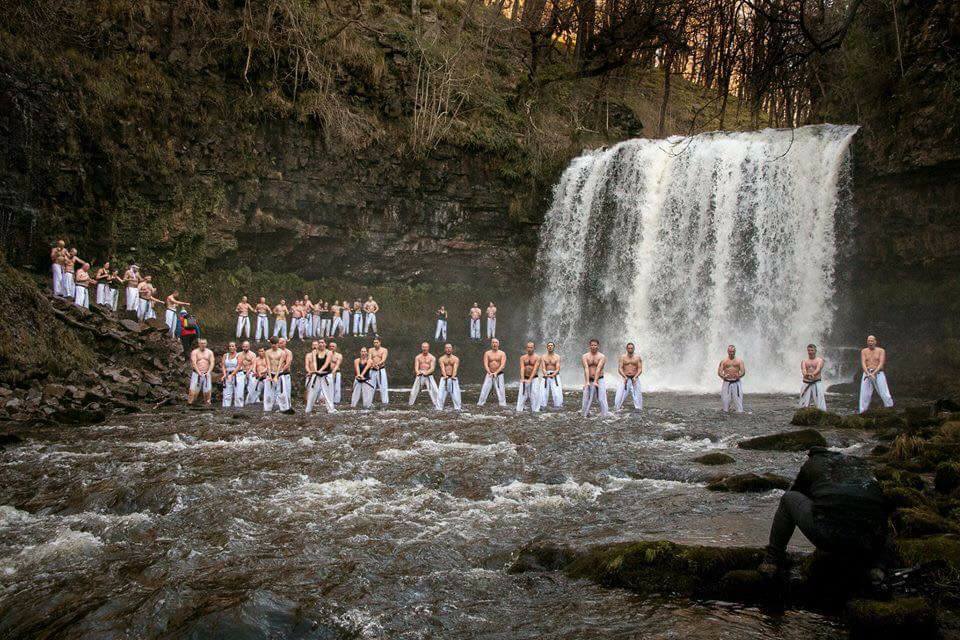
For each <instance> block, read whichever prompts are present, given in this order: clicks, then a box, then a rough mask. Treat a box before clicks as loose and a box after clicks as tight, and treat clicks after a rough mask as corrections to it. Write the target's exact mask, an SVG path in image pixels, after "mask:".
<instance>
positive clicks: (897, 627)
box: [847, 597, 937, 640]
mask: <svg viewBox="0 0 960 640" xmlns="http://www.w3.org/2000/svg"><path fill="white" fill-rule="evenodd" d="M847 625H848V626H849V628H850V637H851V638H869V639H870V640H877V639H886V638H890V639H891V640H893V639H897V640H899V639H900V638H911V639H912V640H923V639H924V638H934V637H936V635H937V616H936V613H935V612H934V609H933V607H931V606H930V603H929V602H927V601H926V599H924V598H919V597H914V598H894V599H893V600H851V601H850V602H849V603H847Z"/></svg>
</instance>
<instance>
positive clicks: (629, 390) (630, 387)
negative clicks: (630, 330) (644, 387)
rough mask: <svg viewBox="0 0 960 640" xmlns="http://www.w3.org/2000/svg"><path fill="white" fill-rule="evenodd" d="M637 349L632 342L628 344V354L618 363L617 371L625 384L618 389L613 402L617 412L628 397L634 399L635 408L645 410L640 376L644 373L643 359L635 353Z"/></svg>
mask: <svg viewBox="0 0 960 640" xmlns="http://www.w3.org/2000/svg"><path fill="white" fill-rule="evenodd" d="M634 350H635V347H634V345H633V343H632V342H628V343H627V351H626V353H624V354H622V355H621V356H620V359H619V361H618V362H617V371H618V372H619V373H620V378H621V379H622V380H623V384H621V385H620V386H619V387H617V395H616V398H615V399H614V401H613V407H614V409H616V410H617V411H620V408H621V407H622V406H623V401H624V400H626V399H627V395H630V397H632V398H633V408H634V409H636V410H638V411H639V410H640V409H643V391H641V390H640V374H641V373H643V358H641V357H640V356H638V355H637V354H636V353H634Z"/></svg>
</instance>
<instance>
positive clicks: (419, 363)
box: [409, 342, 439, 409]
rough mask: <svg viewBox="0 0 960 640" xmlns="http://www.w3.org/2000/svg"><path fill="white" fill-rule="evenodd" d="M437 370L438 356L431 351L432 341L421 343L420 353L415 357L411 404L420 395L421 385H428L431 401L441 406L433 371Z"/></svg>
mask: <svg viewBox="0 0 960 640" xmlns="http://www.w3.org/2000/svg"><path fill="white" fill-rule="evenodd" d="M436 370H437V357H436V356H434V355H433V354H432V353H430V343H429V342H423V343H421V344H420V353H418V354H417V357H415V358H414V359H413V376H414V377H413V387H412V388H411V389H410V402H409V404H410V406H411V407H412V406H413V405H414V403H416V401H417V396H418V395H420V387H426V388H427V393H428V394H430V402H431V403H433V407H434V408H435V409H437V408H439V400H438V396H439V390H438V389H437V381H436V380H435V379H434V378H433V372H434V371H436Z"/></svg>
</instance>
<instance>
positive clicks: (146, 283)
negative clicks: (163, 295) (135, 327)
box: [137, 276, 161, 322]
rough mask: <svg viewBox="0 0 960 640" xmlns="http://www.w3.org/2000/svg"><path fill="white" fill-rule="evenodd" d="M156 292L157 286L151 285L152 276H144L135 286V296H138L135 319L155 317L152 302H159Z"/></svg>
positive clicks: (151, 318)
mask: <svg viewBox="0 0 960 640" xmlns="http://www.w3.org/2000/svg"><path fill="white" fill-rule="evenodd" d="M156 294H157V288H156V287H154V286H153V276H145V277H144V278H143V280H141V281H140V284H139V285H138V286H137V296H138V298H139V306H138V307H137V320H139V321H140V322H146V321H147V320H154V319H156V317H157V314H156V312H155V311H154V310H153V303H155V302H161V300H160V299H159V298H157V297H156Z"/></svg>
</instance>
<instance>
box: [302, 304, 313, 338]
mask: <svg viewBox="0 0 960 640" xmlns="http://www.w3.org/2000/svg"><path fill="white" fill-rule="evenodd" d="M303 331H304V333H305V334H306V336H307V337H308V338H313V302H312V301H311V300H310V296H308V295H307V294H303Z"/></svg>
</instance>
